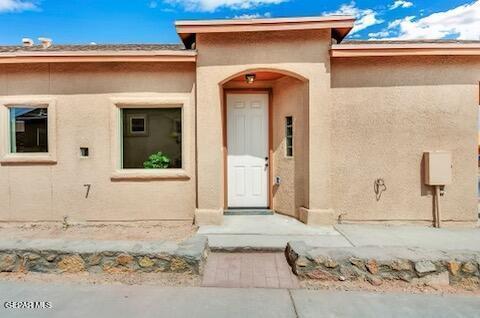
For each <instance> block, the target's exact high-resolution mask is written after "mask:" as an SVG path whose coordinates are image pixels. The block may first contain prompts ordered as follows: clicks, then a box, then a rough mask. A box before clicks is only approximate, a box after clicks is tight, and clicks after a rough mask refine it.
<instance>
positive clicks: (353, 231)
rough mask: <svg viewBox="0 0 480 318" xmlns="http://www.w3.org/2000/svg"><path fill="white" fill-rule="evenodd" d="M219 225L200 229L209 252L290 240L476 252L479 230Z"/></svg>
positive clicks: (249, 220)
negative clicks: (206, 238) (207, 244)
mask: <svg viewBox="0 0 480 318" xmlns="http://www.w3.org/2000/svg"><path fill="white" fill-rule="evenodd" d="M224 220H225V221H224V224H223V225H221V226H201V227H200V229H199V231H198V234H202V235H206V236H208V240H209V245H210V248H211V249H212V250H218V251H242V250H263V251H280V250H284V249H285V246H286V245H287V243H288V242H290V241H304V242H305V243H306V244H307V245H310V246H314V247H357V246H402V247H418V248H424V249H438V250H448V249H451V250H471V251H480V228H478V227H477V228H455V229H452V228H441V229H436V228H432V227H426V226H413V225H396V226H393V225H390V226H388V225H367V224H338V225H335V226H334V227H331V226H330V227H311V226H307V225H305V224H303V223H301V222H299V221H298V220H296V219H293V218H290V217H287V216H283V215H279V214H275V215H258V216H226V217H225V218H224Z"/></svg>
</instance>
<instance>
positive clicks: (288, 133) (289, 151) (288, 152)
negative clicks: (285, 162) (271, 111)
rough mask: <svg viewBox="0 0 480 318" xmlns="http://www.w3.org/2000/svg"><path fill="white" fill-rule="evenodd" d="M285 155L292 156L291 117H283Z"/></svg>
mask: <svg viewBox="0 0 480 318" xmlns="http://www.w3.org/2000/svg"><path fill="white" fill-rule="evenodd" d="M285 147H286V149H285V155H286V156H287V157H293V117H292V116H287V117H285Z"/></svg>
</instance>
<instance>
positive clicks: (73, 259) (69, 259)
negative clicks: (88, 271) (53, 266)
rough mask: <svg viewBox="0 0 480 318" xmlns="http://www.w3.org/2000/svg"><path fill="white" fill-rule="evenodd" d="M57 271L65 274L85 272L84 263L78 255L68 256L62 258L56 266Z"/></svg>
mask: <svg viewBox="0 0 480 318" xmlns="http://www.w3.org/2000/svg"><path fill="white" fill-rule="evenodd" d="M57 266H58V269H59V270H60V271H62V272H66V273H78V272H83V271H85V262H84V261H83V259H82V258H81V257H80V256H79V255H69V256H64V257H62V260H61V261H60V262H58V264H57Z"/></svg>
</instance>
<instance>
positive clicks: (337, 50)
mask: <svg viewBox="0 0 480 318" xmlns="http://www.w3.org/2000/svg"><path fill="white" fill-rule="evenodd" d="M330 55H331V57H388V56H480V44H479V43H471V44H470V43H465V44H462V43H418V44H344V45H341V44H340V45H339V44H335V45H332V48H331V50H330Z"/></svg>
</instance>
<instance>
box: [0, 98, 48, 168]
mask: <svg viewBox="0 0 480 318" xmlns="http://www.w3.org/2000/svg"><path fill="white" fill-rule="evenodd" d="M15 107H22V108H25V107H32V108H47V109H48V117H47V126H48V131H47V136H48V137H47V140H48V141H47V142H48V152H21V153H19V152H16V153H13V152H12V151H11V149H12V145H11V140H12V137H11V132H12V129H11V123H10V110H11V109H12V108H15ZM56 129H57V128H56V100H55V99H54V98H51V97H45V96H30V97H13V96H12V97H8V98H2V99H0V164H15V163H18V164H55V163H57V148H56Z"/></svg>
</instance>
